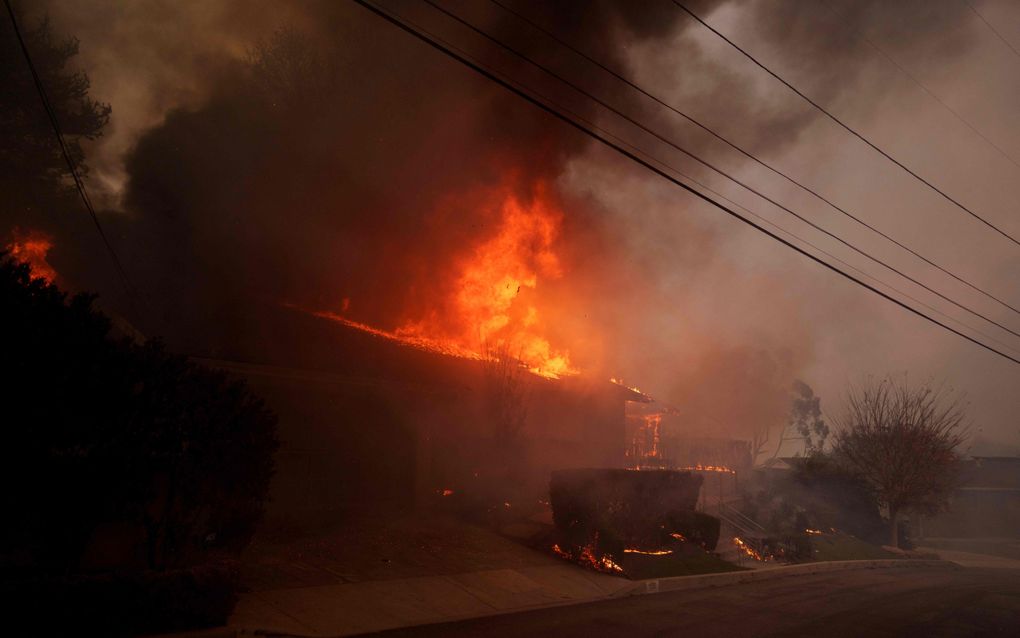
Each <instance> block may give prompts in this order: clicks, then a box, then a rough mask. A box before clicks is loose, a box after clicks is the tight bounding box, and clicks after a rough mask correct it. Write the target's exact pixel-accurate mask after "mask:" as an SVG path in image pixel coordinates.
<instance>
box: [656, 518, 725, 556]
mask: <svg viewBox="0 0 1020 638" xmlns="http://www.w3.org/2000/svg"><path fill="white" fill-rule="evenodd" d="M667 520H668V523H667V524H666V529H667V530H670V531H671V532H677V533H680V534H683V536H684V538H686V539H687V540H688V541H690V542H692V543H697V544H698V545H701V546H702V547H704V548H705V549H706V550H708V551H710V552H711V551H715V548H716V545H718V544H719V525H720V523H719V519H718V518H716V517H714V516H709V515H708V514H705V513H703V512H696V511H694V510H683V511H678V512H673V513H671V514H670V516H669V518H668V519H667Z"/></svg>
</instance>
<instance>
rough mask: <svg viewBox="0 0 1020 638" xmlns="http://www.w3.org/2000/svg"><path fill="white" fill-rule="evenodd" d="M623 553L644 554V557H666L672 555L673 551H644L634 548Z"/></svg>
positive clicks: (629, 548)
mask: <svg viewBox="0 0 1020 638" xmlns="http://www.w3.org/2000/svg"><path fill="white" fill-rule="evenodd" d="M623 553H624V554H642V555H644V556H666V555H667V554H672V553H673V550H671V549H649V550H644V549H634V548H633V547H628V548H627V549H625V550H623Z"/></svg>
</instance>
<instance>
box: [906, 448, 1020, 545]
mask: <svg viewBox="0 0 1020 638" xmlns="http://www.w3.org/2000/svg"><path fill="white" fill-rule="evenodd" d="M923 526H924V535H925V536H929V537H957V538H958V537H968V538H981V537H984V538H988V537H1009V538H1020V457H1016V456H976V457H972V458H970V459H967V461H965V463H964V468H963V472H962V476H961V485H960V487H959V488H957V489H956V491H954V492H953V496H952V498H951V499H950V504H949V509H948V511H946V512H943V513H942V514H939V515H938V516H936V517H935V518H933V519H931V520H930V521H924V522H923Z"/></svg>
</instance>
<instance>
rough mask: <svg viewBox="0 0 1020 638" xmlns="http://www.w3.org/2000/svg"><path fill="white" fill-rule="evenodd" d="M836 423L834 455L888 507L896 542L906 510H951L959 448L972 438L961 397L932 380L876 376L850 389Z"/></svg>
mask: <svg viewBox="0 0 1020 638" xmlns="http://www.w3.org/2000/svg"><path fill="white" fill-rule="evenodd" d="M834 421H835V423H836V425H837V430H836V433H835V434H834V436H833V438H834V446H833V453H834V456H835V458H836V459H837V460H838V461H839V462H840V463H842V464H843V465H844V466H845V467H847V468H848V469H850V470H851V471H852V472H854V473H855V474H857V475H858V476H860V477H861V478H863V479H864V480H865V481H866V482H867V484H868V485H869V487H870V488H871V489H872V490H873V492H874V494H875V495H876V497H877V498H878V501H879V504H880V505H881V506H883V507H885V508H886V509H887V510H888V513H889V526H890V540H891V544H892V545H893V546H897V545H898V540H899V517H900V516H901V515H902V514H903V513H904V512H917V513H922V514H934V513H936V512H938V511H939V510H941V509H943V508H945V507H946V505H947V504H948V499H949V496H950V494H951V493H952V491H953V489H954V488H955V487H956V485H957V484H958V481H959V473H960V461H961V458H960V455H959V453H958V452H957V448H959V446H960V445H961V444H962V443H963V442H964V441H965V440H966V431H965V428H964V426H963V421H964V406H963V403H962V399H961V398H960V397H958V396H956V395H954V394H953V393H952V392H951V391H950V390H947V389H946V388H945V387H944V386H939V387H933V386H932V385H931V383H923V384H921V385H920V386H917V387H912V386H910V385H909V384H908V383H907V380H906V379H905V378H904V379H900V380H896V379H893V378H891V377H886V378H885V379H882V380H881V381H878V382H875V381H874V380H871V379H869V380H868V381H866V382H865V383H864V384H863V385H861V386H859V387H851V388H850V390H849V392H848V394H847V398H846V405H845V407H844V410H843V413H842V415H840V416H839V418H838V419H834Z"/></svg>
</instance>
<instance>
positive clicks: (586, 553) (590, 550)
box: [552, 537, 623, 574]
mask: <svg viewBox="0 0 1020 638" xmlns="http://www.w3.org/2000/svg"><path fill="white" fill-rule="evenodd" d="M597 544H598V538H597V537H596V539H595V542H593V543H590V544H588V545H585V546H584V547H582V548H581V550H580V552H577V553H576V554H572V553H570V552H566V551H564V550H563V549H561V548H560V546H559V545H558V544H555V545H553V546H552V551H553V553H554V554H556V555H557V556H560V557H562V558H566V559H567V560H570V561H576V562H578V563H580V564H581V565H584V566H586V567H590V568H592V569H594V570H596V571H600V572H607V573H610V574H613V573H615V574H622V573H623V567H620V565H619V564H617V563H616V562H615V561H614V560H613V559H612V558H610V557H609V556H608V555H605V554H602V555H601V556H599V555H598V550H597V549H596V546H597Z"/></svg>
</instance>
